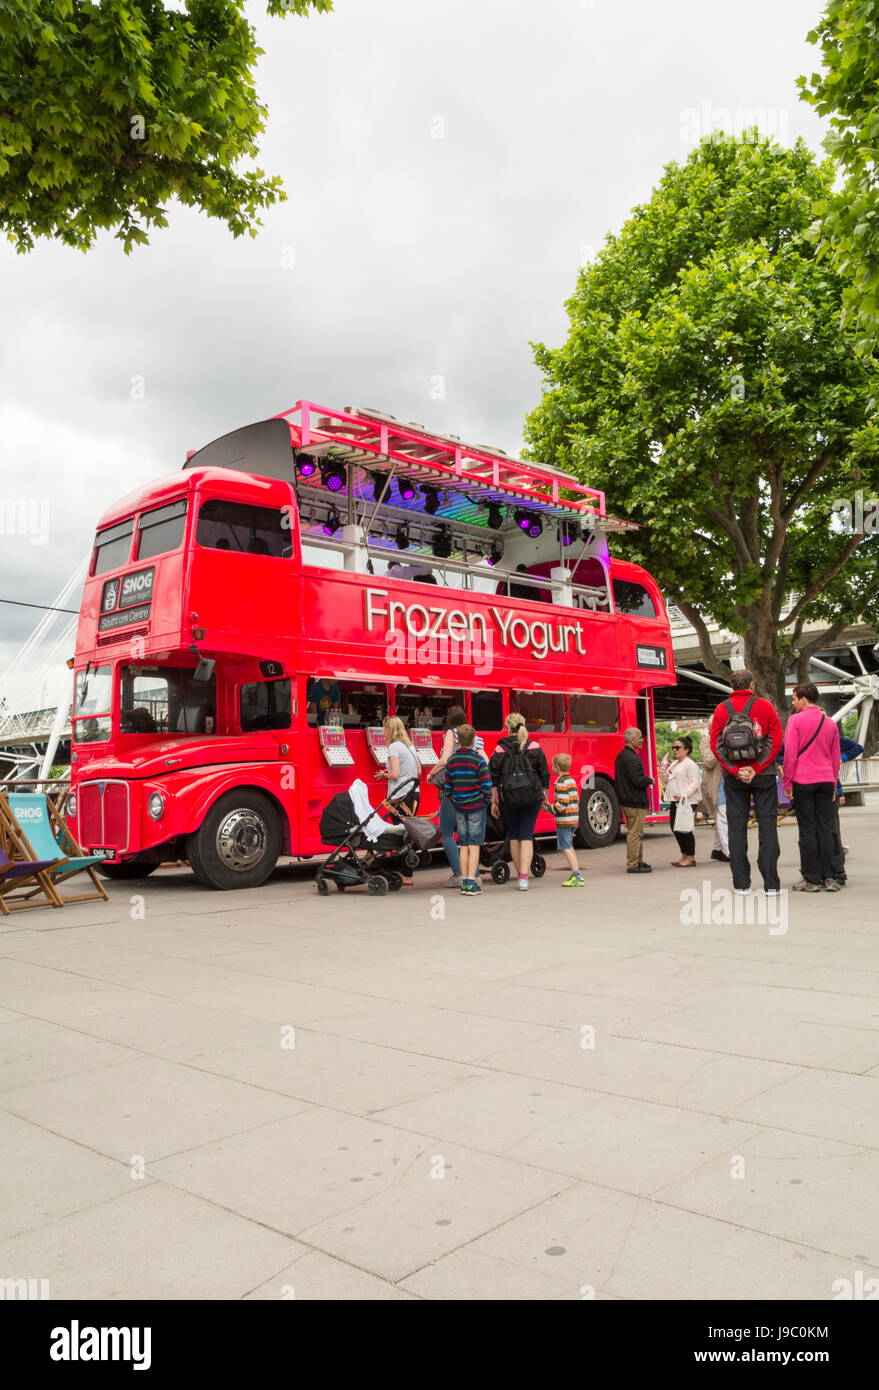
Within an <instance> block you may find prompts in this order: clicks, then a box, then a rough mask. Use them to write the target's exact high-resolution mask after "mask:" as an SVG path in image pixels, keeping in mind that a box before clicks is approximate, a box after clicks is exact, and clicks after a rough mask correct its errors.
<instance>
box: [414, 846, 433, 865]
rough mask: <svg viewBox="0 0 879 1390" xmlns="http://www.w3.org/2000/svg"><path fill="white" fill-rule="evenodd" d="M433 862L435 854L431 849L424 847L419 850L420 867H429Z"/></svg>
mask: <svg viewBox="0 0 879 1390" xmlns="http://www.w3.org/2000/svg"><path fill="white" fill-rule="evenodd" d="M432 863H433V855H432V854H431V852H430V850H429V849H422V850H419V851H418V867H419V869H429V868H430V866H431V864H432Z"/></svg>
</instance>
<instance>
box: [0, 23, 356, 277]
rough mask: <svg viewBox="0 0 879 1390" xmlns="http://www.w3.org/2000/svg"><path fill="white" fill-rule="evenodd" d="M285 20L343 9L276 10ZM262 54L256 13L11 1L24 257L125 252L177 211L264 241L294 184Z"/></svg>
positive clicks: (1, 65) (5, 75) (5, 53)
mask: <svg viewBox="0 0 879 1390" xmlns="http://www.w3.org/2000/svg"><path fill="white" fill-rule="evenodd" d="M267 8H268V12H269V13H270V14H274V15H284V14H290V13H293V14H297V15H304V14H306V13H307V12H308V11H309V10H316V11H327V10H330V9H331V8H332V0H268V4H267ZM261 52H262V49H260V48H258V47H257V45H256V42H255V37H254V31H253V29H252V27H251V26H250V25H249V24H248V23H247V20H246V19H245V17H244V0H186V3H185V5H184V6H183V7H181V8H171V7H170V6H168V5H165V4H163V3H161V0H100V2H99V0H0V228H2V229H3V231H4V232H5V233H6V235H7V236H8V237H9V239H10V240H11V241H12V242H13V243H14V244H15V246H16V249H17V250H18V251H29V250H31V249H32V247H33V245H34V242H35V239H36V238H37V237H53V238H57V239H58V240H60V241H62V242H66V243H67V245H68V246H75V247H78V248H79V249H80V250H83V251H86V250H88V248H89V247H90V246H91V245H92V244H93V242H94V241H95V238H96V236H97V234H98V232H99V230H101V229H102V228H110V229H115V232H116V235H117V236H118V237H119V238H120V240H121V241H122V243H123V245H124V247H125V250H126V252H128V251H130V250H131V248H132V246H133V245H135V244H136V243H138V242H147V241H148V240H149V233H148V229H149V228H150V227H164V226H166V225H167V218H166V214H165V209H166V204H167V203H168V200H169V199H170V198H172V197H176V198H178V199H179V200H180V202H181V203H185V204H188V205H189V206H194V207H198V208H200V209H201V210H202V211H203V212H205V213H207V215H208V216H209V217H218V218H221V219H222V220H223V221H224V222H226V224H227V225H228V227H229V228H230V230H231V231H232V233H233V235H234V236H240V235H241V234H242V233H243V232H249V233H250V234H251V235H256V230H257V228H258V226H259V218H258V215H257V212H258V209H260V208H265V207H268V206H270V205H271V204H272V203H276V202H278V201H280V200H282V199H283V198H284V197H285V195H284V193H283V190H282V188H281V180H280V179H279V178H277V177H267V176H266V175H265V174H264V173H263V171H262V170H261V169H251V170H246V171H243V172H240V171H238V170H237V169H236V165H237V164H238V163H239V161H241V160H242V159H251V158H253V157H255V156H256V155H257V154H258V148H259V147H258V137H259V136H260V134H261V133H262V131H263V130H264V128H265V116H266V109H265V107H264V106H263V105H261V103H260V101H259V99H258V97H257V94H256V89H255V86H254V81H253V69H254V66H255V64H256V60H257V58H258V57H259V55H260V54H261Z"/></svg>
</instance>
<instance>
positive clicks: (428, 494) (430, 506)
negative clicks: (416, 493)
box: [421, 483, 440, 516]
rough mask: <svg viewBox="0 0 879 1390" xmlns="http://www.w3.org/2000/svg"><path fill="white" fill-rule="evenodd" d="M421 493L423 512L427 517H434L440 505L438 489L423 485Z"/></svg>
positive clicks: (426, 484) (427, 484)
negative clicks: (422, 496)
mask: <svg viewBox="0 0 879 1390" xmlns="http://www.w3.org/2000/svg"><path fill="white" fill-rule="evenodd" d="M421 491H422V493H423V495H424V510H425V511H426V512H427V515H428V516H436V514H437V512H438V511H439V505H440V495H439V488H436V487H431V486H430V484H429V483H425V484H424V486H423V487H422V489H421Z"/></svg>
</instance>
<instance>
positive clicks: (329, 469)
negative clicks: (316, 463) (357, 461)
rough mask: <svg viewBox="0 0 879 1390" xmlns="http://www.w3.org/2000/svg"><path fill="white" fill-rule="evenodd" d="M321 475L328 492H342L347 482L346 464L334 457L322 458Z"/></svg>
mask: <svg viewBox="0 0 879 1390" xmlns="http://www.w3.org/2000/svg"><path fill="white" fill-rule="evenodd" d="M320 476H321V479H322V481H323V485H324V487H325V488H326V489H327V491H328V492H341V491H342V488H343V487H344V486H345V483H346V482H347V478H346V474H345V465H344V464H343V463H336V462H335V461H334V460H333V459H321V464H320Z"/></svg>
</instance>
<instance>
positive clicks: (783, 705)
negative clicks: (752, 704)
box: [745, 632, 790, 725]
mask: <svg viewBox="0 0 879 1390" xmlns="http://www.w3.org/2000/svg"><path fill="white" fill-rule="evenodd" d="M756 638H757V634H756V633H754V632H749V633H746V635H745V665H746V667H747V668H748V670H749V671H750V672H751V675H752V676H753V677H754V689H755V690H756V692H757V694H758V695H762V696H763V698H764V699H766V700H768V701H769V703H770V704H771V705H774V707H775V709H776V710H777V711H778V716H779V718H780V719H781V722H782V725H784V724H786V723H787V717H788V714H789V713H790V711H789V710H788V709H787V694H786V690H785V685H786V681H785V677H786V674H787V665H788V656H787V653H786V652H785V651H784V650H779V645H780V644H779V643H778V642H777V640H776V641H773V640H766V639H764V640H763V641H758V640H756Z"/></svg>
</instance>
